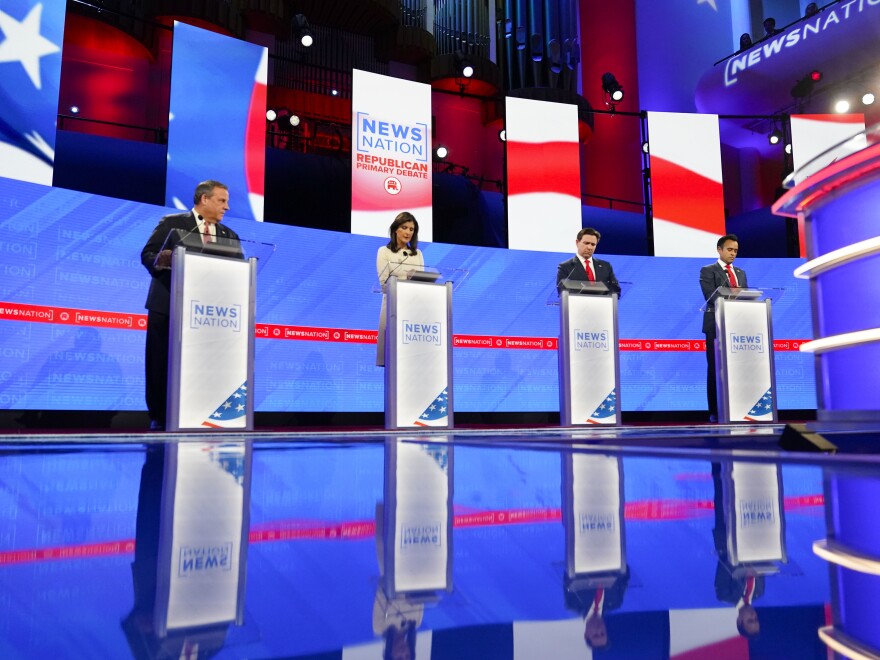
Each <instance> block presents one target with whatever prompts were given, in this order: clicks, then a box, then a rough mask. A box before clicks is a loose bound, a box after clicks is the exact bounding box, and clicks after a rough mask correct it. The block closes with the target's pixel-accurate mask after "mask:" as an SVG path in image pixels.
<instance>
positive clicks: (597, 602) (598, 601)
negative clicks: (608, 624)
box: [593, 587, 605, 613]
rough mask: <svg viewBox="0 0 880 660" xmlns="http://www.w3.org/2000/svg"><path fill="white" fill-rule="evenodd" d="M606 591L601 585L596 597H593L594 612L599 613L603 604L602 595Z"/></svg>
mask: <svg viewBox="0 0 880 660" xmlns="http://www.w3.org/2000/svg"><path fill="white" fill-rule="evenodd" d="M604 593H605V590H604V589H602V588H601V587H600V588H599V589H596V597H595V598H593V612H596V613H599V606H600V605H601V604H602V596H603V595H604Z"/></svg>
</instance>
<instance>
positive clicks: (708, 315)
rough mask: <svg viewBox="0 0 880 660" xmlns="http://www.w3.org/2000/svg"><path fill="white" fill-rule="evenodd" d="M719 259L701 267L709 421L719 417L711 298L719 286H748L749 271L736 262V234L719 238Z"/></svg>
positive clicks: (737, 244)
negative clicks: (704, 310) (747, 273)
mask: <svg viewBox="0 0 880 660" xmlns="http://www.w3.org/2000/svg"><path fill="white" fill-rule="evenodd" d="M717 250H718V261H716V262H715V263H714V264H710V265H708V266H703V267H702V268H701V269H700V288H701V289H702V290H703V298H705V299H706V300H707V301H708V302H709V303H710V304H709V305H706V312H705V314H703V333H704V334H705V335H706V362H707V364H708V369H707V373H706V398H707V400H708V402H709V421H710V422H717V421H718V388H717V386H716V384H715V306H714V305H713V304H711V303H712V302H713V301H712V300H709V299H710V298H711V297H712V293H713V292H714V291H715V289H717V288H718V287H719V286H729V287H743V288H744V287H746V286H748V284H747V283H746V272H745V271H744V270H743V269H742V268H737V267H735V266H734V265H733V261H734V259H736V255H737V252H739V239H738V238H737V237H736V236H735V235H734V234H725V235H724V236H722V237H721V238H719V239H718V244H717Z"/></svg>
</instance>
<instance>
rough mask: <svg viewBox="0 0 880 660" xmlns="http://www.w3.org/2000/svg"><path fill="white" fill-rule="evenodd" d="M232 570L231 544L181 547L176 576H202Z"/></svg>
mask: <svg viewBox="0 0 880 660" xmlns="http://www.w3.org/2000/svg"><path fill="white" fill-rule="evenodd" d="M230 570H232V543H231V542H230V543H222V544H219V545H203V546H198V545H196V546H183V547H182V548H181V549H180V562H179V564H178V567H177V574H178V575H179V576H180V577H187V576H190V575H204V574H206V573H215V572H217V571H230Z"/></svg>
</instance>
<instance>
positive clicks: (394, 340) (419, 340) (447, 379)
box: [385, 271, 453, 429]
mask: <svg viewBox="0 0 880 660" xmlns="http://www.w3.org/2000/svg"><path fill="white" fill-rule="evenodd" d="M439 275H440V274H439V273H437V272H431V271H417V272H415V273H411V274H410V275H409V279H405V280H404V279H398V278H397V277H396V276H391V277H389V278H388V281H387V283H386V289H387V296H388V300H387V305H386V309H385V312H386V315H387V316H386V324H385V327H386V330H385V428H386V429H401V428H418V427H431V428H446V429H451V428H453V394H452V285H453V283H452V282H451V281H448V280H447V281H445V282H441V281H440V280H441V279H442V278H441V277H440V276H439ZM422 278H424V279H422Z"/></svg>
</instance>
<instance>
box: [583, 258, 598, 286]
mask: <svg viewBox="0 0 880 660" xmlns="http://www.w3.org/2000/svg"><path fill="white" fill-rule="evenodd" d="M584 266H586V269H587V279H588V280H589V281H590V282H595V281H596V276H595V275H593V269H592V268H590V260H589V259H584Z"/></svg>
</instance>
